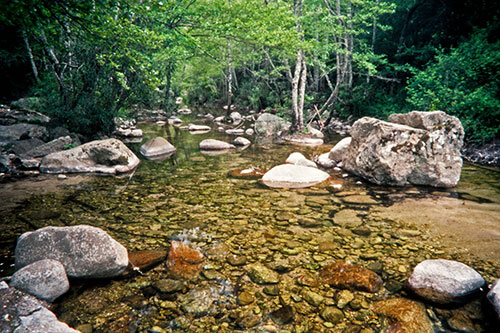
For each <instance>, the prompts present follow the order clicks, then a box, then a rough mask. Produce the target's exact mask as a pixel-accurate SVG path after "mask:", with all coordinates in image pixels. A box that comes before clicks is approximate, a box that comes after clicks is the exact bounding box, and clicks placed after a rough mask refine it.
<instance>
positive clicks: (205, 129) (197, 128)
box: [187, 124, 212, 132]
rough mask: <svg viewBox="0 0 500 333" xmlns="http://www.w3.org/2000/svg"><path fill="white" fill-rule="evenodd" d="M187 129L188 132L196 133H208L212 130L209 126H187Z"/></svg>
mask: <svg viewBox="0 0 500 333" xmlns="http://www.w3.org/2000/svg"><path fill="white" fill-rule="evenodd" d="M187 129H188V130H189V131H190V132H197V131H203V132H209V131H210V130H211V129H212V128H211V127H210V126H206V125H195V124H189V126H188V128H187Z"/></svg>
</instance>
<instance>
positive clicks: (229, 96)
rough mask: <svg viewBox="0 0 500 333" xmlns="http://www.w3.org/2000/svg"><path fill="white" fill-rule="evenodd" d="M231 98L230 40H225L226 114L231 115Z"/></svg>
mask: <svg viewBox="0 0 500 333" xmlns="http://www.w3.org/2000/svg"><path fill="white" fill-rule="evenodd" d="M232 96H233V70H232V68H231V40H229V39H228V40H227V112H226V115H227V116H228V117H229V115H230V114H231V98H232Z"/></svg>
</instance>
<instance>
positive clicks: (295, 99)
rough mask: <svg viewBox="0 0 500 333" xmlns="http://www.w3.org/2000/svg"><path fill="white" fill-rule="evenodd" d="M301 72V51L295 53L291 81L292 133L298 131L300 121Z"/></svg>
mask: <svg viewBox="0 0 500 333" xmlns="http://www.w3.org/2000/svg"><path fill="white" fill-rule="evenodd" d="M301 72H302V50H298V51H297V60H296V63H295V72H294V75H293V79H292V112H293V124H292V128H293V131H295V132H296V131H299V130H300V127H301V124H299V120H300V115H299V112H300V108H299V81H300V75H301Z"/></svg>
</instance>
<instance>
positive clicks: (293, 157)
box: [285, 152, 318, 168]
mask: <svg viewBox="0 0 500 333" xmlns="http://www.w3.org/2000/svg"><path fill="white" fill-rule="evenodd" d="M285 163H289V164H295V165H303V166H308V167H311V168H317V167H318V166H317V165H316V163H314V162H313V161H310V160H308V159H307V158H306V157H305V156H304V155H302V154H301V153H297V152H295V153H291V154H290V156H288V158H287V159H286V161H285Z"/></svg>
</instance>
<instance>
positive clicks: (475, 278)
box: [408, 259, 485, 304]
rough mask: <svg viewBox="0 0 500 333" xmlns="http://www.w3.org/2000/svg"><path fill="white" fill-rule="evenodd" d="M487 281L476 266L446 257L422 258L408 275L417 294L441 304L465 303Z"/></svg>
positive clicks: (412, 288) (410, 283) (409, 284)
mask: <svg viewBox="0 0 500 333" xmlns="http://www.w3.org/2000/svg"><path fill="white" fill-rule="evenodd" d="M484 284H485V281H484V279H483V277H482V276H481V275H480V274H479V273H478V272H476V271H475V270H474V269H472V268H470V267H469V266H467V265H465V264H462V263H461V262H458V261H452V260H445V259H433V260H424V261H422V262H421V263H420V264H418V265H417V266H416V267H415V268H414V270H413V273H412V274H411V276H410V277H409V278H408V286H409V287H410V289H411V290H412V291H413V292H414V293H415V294H417V295H419V296H420V297H422V298H423V299H426V300H428V301H431V302H435V303H439V304H451V303H462V302H464V301H466V300H467V299H468V298H469V297H470V296H473V295H474V294H475V293H477V292H479V289H480V288H481V287H483V286H484Z"/></svg>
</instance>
